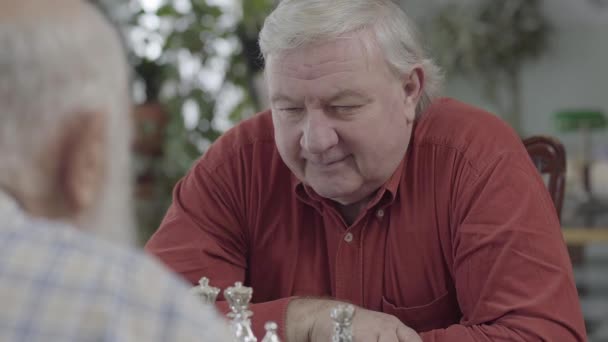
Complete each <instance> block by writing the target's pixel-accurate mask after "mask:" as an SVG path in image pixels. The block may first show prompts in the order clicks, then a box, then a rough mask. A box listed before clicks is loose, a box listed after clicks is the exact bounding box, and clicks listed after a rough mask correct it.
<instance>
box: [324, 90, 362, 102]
mask: <svg viewBox="0 0 608 342" xmlns="http://www.w3.org/2000/svg"><path fill="white" fill-rule="evenodd" d="M348 97H355V98H358V99H364V100H369V97H368V96H366V95H365V94H363V93H360V92H358V91H355V90H351V89H346V90H342V91H340V92H338V93H337V94H335V95H333V96H331V97H330V98H328V99H327V102H333V101H338V100H342V99H344V98H348Z"/></svg>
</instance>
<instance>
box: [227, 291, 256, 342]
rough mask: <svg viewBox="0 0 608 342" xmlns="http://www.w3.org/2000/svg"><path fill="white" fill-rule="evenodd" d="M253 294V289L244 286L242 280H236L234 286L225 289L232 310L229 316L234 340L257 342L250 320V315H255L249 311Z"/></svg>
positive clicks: (235, 341)
mask: <svg viewBox="0 0 608 342" xmlns="http://www.w3.org/2000/svg"><path fill="white" fill-rule="evenodd" d="M252 294H253V289H252V288H251V287H246V286H243V284H242V283H241V282H236V283H235V284H234V286H232V287H229V288H227V289H225V290H224V297H225V298H226V301H228V306H229V307H230V310H231V312H229V313H228V315H227V316H228V317H229V318H231V321H230V326H231V327H232V332H233V336H234V342H257V339H256V338H255V336H254V335H253V331H252V330H251V321H250V320H249V317H251V316H252V315H253V313H252V312H251V311H249V301H250V300H251V296H252Z"/></svg>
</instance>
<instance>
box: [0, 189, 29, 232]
mask: <svg viewBox="0 0 608 342" xmlns="http://www.w3.org/2000/svg"><path fill="white" fill-rule="evenodd" d="M0 218H2V222H5V223H8V224H9V225H10V224H17V223H19V222H23V221H24V219H25V214H24V213H23V211H22V210H21V208H20V206H19V204H18V203H17V200H15V199H14V198H13V196H11V195H9V194H8V193H6V192H4V191H2V190H0Z"/></svg>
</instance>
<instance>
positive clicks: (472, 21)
mask: <svg viewBox="0 0 608 342" xmlns="http://www.w3.org/2000/svg"><path fill="white" fill-rule="evenodd" d="M431 32H432V34H431V37H430V38H431V41H432V45H433V48H434V50H435V51H434V52H435V54H436V56H437V57H438V60H439V63H440V64H441V65H442V67H443V68H444V69H445V70H446V71H447V72H448V73H450V74H459V75H464V76H474V77H480V78H481V79H482V81H483V87H482V90H483V91H484V93H485V95H486V96H487V97H488V98H489V99H490V100H491V101H493V102H495V103H496V104H498V105H499V107H503V108H504V107H505V106H500V103H499V102H500V101H499V100H500V99H499V96H498V94H499V90H500V88H501V86H504V87H505V88H506V89H507V90H508V91H509V92H511V96H512V97H511V98H509V99H507V103H510V104H513V105H512V106H510V109H504V110H505V111H507V112H509V111H510V112H518V111H519V110H520V108H517V105H518V102H519V99H518V98H517V95H518V94H517V92H518V91H519V72H520V70H521V68H522V66H523V65H524V64H525V63H526V62H527V61H531V60H534V59H536V58H538V57H540V56H541V55H542V54H543V53H544V52H545V51H546V50H547V48H548V46H549V37H550V33H551V26H550V24H549V22H548V21H547V19H546V18H545V17H544V16H543V14H542V0H509V1H495V0H478V1H476V2H474V3H473V4H469V5H462V4H451V5H447V6H446V7H444V8H443V9H442V10H441V11H440V12H439V13H438V15H437V16H436V17H435V19H434V21H433V23H432V29H431ZM513 114H516V113H513Z"/></svg>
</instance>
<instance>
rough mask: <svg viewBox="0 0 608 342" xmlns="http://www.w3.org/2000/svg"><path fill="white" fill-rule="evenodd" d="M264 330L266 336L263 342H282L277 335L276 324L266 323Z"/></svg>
mask: <svg viewBox="0 0 608 342" xmlns="http://www.w3.org/2000/svg"><path fill="white" fill-rule="evenodd" d="M264 329H266V335H264V338H263V339H262V342H281V340H279V335H277V329H278V326H277V324H276V323H275V322H272V321H271V322H266V324H265V325H264Z"/></svg>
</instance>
